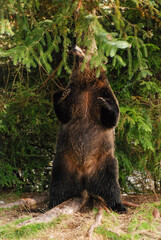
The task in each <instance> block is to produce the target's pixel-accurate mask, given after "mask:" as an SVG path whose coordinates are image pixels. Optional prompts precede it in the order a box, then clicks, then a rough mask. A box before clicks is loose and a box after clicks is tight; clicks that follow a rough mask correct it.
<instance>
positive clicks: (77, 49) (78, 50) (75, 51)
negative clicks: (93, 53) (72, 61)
mask: <svg viewBox="0 0 161 240" xmlns="http://www.w3.org/2000/svg"><path fill="white" fill-rule="evenodd" d="M73 54H74V55H75V56H76V57H79V58H81V59H83V58H84V57H85V54H84V52H83V50H82V49H81V48H80V47H78V46H75V47H74V48H73Z"/></svg>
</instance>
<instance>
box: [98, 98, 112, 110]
mask: <svg viewBox="0 0 161 240" xmlns="http://www.w3.org/2000/svg"><path fill="white" fill-rule="evenodd" d="M97 100H98V103H99V104H100V105H101V106H103V107H105V108H106V109H107V110H109V111H110V110H111V106H110V104H109V103H108V102H107V99H104V98H103V97H98V98H97Z"/></svg>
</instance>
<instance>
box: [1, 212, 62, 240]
mask: <svg viewBox="0 0 161 240" xmlns="http://www.w3.org/2000/svg"><path fill="white" fill-rule="evenodd" d="M63 218H64V216H59V217H58V218H56V219H54V220H53V221H52V222H50V223H46V224H45V223H35V224H30V225H27V226H22V227H16V226H15V224H18V223H21V222H23V221H24V220H26V218H23V219H20V220H17V221H15V222H14V223H12V224H6V225H5V226H3V227H0V239H1V240H3V239H5V240H6V239H7V240H9V239H12V240H18V239H29V237H31V236H32V237H33V236H35V235H36V234H37V233H39V231H42V230H46V229H47V228H51V227H55V226H56V225H57V224H59V223H60V222H61V221H62V219H63Z"/></svg>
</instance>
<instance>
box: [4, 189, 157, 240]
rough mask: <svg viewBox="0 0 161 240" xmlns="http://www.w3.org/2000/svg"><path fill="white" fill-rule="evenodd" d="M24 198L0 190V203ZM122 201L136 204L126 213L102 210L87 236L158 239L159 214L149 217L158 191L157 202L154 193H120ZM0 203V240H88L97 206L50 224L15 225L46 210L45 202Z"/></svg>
mask: <svg viewBox="0 0 161 240" xmlns="http://www.w3.org/2000/svg"><path fill="white" fill-rule="evenodd" d="M25 197H32V196H31V195H27V194H23V195H21V196H19V197H17V196H16V195H14V194H13V193H0V204H1V203H2V202H4V203H7V202H14V201H17V200H18V199H20V198H25ZM123 200H126V201H128V202H132V203H136V204H139V205H140V207H138V208H128V213H127V214H117V213H114V212H111V213H107V212H106V211H104V210H103V216H102V220H101V224H100V225H99V226H98V227H96V228H95V229H94V231H93V234H92V237H90V239H95V240H105V239H112V240H119V239H123V240H128V239H142V240H146V239H152V240H153V239H158V240H159V239H160V240H161V217H158V218H155V217H154V216H153V211H154V209H158V210H159V212H161V194H160V195H159V194H158V200H159V201H158V200H156V197H155V196H154V195H128V196H123ZM0 206H1V207H0V240H1V239H3V240H9V239H12V240H17V239H21V240H84V239H85V240H86V239H89V236H88V231H89V229H90V227H91V226H92V224H93V223H94V222H95V216H96V215H97V212H98V210H97V208H94V209H93V210H89V209H85V210H84V211H81V212H77V213H74V214H72V215H61V216H59V217H57V218H55V219H53V220H52V222H50V223H46V224H45V223H39V224H38V223H35V224H30V225H27V226H22V227H18V224H19V223H22V222H23V221H25V220H27V219H30V218H33V217H35V216H38V215H40V214H41V213H42V212H44V211H46V210H47V205H45V204H44V205H41V206H39V207H37V208H35V209H32V210H29V209H26V208H25V207H17V206H15V207H12V208H6V209H5V208H3V205H0Z"/></svg>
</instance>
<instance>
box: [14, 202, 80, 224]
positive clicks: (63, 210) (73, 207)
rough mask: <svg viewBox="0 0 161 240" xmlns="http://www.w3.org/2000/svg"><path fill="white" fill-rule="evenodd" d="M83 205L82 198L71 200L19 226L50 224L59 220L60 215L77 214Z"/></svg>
mask: <svg viewBox="0 0 161 240" xmlns="http://www.w3.org/2000/svg"><path fill="white" fill-rule="evenodd" d="M81 205H82V199H80V198H75V199H69V200H68V201H66V202H63V203H61V204H59V205H58V206H56V207H54V208H52V209H51V210H49V211H47V212H45V213H43V214H40V215H39V216H37V217H34V218H32V219H29V220H27V221H25V222H23V223H20V224H19V225H18V226H24V225H28V224H32V223H48V222H50V221H52V219H53V218H57V217H58V216H59V215H62V214H68V215H70V214H73V213H75V212H78V211H79V209H80V207H81Z"/></svg>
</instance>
